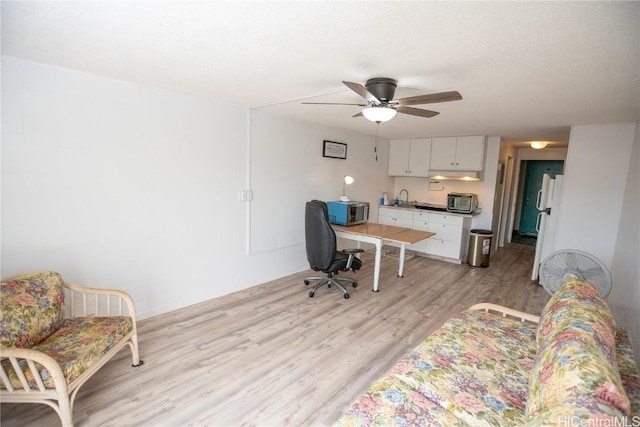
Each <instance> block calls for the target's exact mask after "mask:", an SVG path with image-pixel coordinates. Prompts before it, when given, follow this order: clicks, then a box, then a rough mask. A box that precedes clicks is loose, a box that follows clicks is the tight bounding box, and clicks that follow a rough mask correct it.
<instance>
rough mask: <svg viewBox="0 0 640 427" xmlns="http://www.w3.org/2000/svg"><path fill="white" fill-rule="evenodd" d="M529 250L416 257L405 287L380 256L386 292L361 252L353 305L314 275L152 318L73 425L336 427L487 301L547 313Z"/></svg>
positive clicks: (20, 415) (16, 420)
mask: <svg viewBox="0 0 640 427" xmlns="http://www.w3.org/2000/svg"><path fill="white" fill-rule="evenodd" d="M533 249H534V248H533V246H526V245H521V244H511V245H509V246H508V247H507V248H505V249H501V250H499V251H496V252H495V253H492V254H491V262H490V266H489V268H485V269H479V268H471V267H469V266H467V265H456V264H450V263H445V262H441V261H436V260H431V259H426V258H421V257H413V258H411V259H409V260H407V261H406V263H405V277H404V278H402V279H400V278H397V277H396V273H397V260H396V259H393V258H389V257H383V260H382V269H381V280H380V289H381V290H380V292H378V293H374V292H372V288H371V283H372V277H373V255H372V254H370V253H365V254H363V264H364V266H363V268H362V270H360V271H359V272H358V273H356V274H354V275H353V276H354V277H355V278H356V279H358V280H359V282H360V286H358V287H357V288H356V289H353V288H349V292H350V294H351V298H350V299H348V300H345V299H343V298H342V295H341V293H340V291H339V290H337V289H335V288H332V289H327V288H326V287H324V288H321V289H320V290H318V292H317V293H316V296H315V297H314V298H309V297H308V290H307V288H306V287H305V286H304V284H303V283H302V280H303V278H304V277H305V276H307V275H311V273H312V272H311V271H307V272H302V273H299V274H294V275H291V276H288V277H284V278H282V279H278V280H275V281H273V282H269V283H266V284H263V285H260V286H256V287H253V288H250V289H247V290H243V291H240V292H237V293H234V294H231V295H228V296H224V297H221V298H216V299H214V300H211V301H206V302H203V303H201V304H198V305H195V306H191V307H187V308H184V309H181V310H177V311H174V312H171V313H167V314H163V315H160V316H157V317H153V318H149V319H145V320H143V321H141V322H140V324H139V337H140V338H139V339H140V356H141V358H142V359H143V360H144V361H145V364H144V365H143V366H142V367H140V368H132V367H131V358H130V353H129V351H128V349H124V350H123V351H121V352H120V354H119V355H118V356H116V357H115V358H114V359H113V360H111V361H110V362H109V363H108V364H107V365H106V366H104V367H103V368H102V369H101V370H100V371H99V372H98V373H97V374H96V375H94V377H93V378H92V379H91V380H89V382H87V383H86V384H85V385H84V386H83V388H82V389H81V390H80V392H79V394H78V398H77V400H76V403H75V408H74V420H75V425H76V426H77V427H83V426H183V425H209V426H239V425H260V426H285V425H286V426H306V425H314V426H315V425H330V424H332V423H333V422H335V421H336V419H337V418H338V417H339V415H340V413H341V412H342V411H343V410H344V409H346V407H348V406H349V404H350V402H352V401H353V400H355V399H356V397H357V396H358V395H359V394H360V393H362V392H363V391H364V390H365V389H366V388H367V387H368V385H369V384H370V383H372V382H373V381H374V380H375V379H376V378H378V377H380V376H381V375H383V374H384V373H385V372H386V371H387V370H388V369H389V368H391V366H392V365H393V364H394V363H395V361H396V360H397V359H399V358H400V357H401V355H403V354H404V353H406V352H407V351H409V350H410V349H411V348H413V347H415V346H416V345H417V344H418V343H419V342H420V341H422V340H423V339H424V338H425V337H426V336H428V335H429V334H430V333H431V332H432V331H433V330H434V329H436V328H437V327H439V326H440V325H441V324H442V323H443V322H444V321H446V320H447V318H449V317H450V316H452V315H453V314H455V313H457V312H459V311H460V310H463V309H465V308H466V307H468V306H470V305H472V304H475V303H477V302H483V301H486V302H494V303H498V304H502V305H506V306H510V307H513V308H516V309H519V310H522V311H526V312H530V313H535V314H539V313H540V311H541V310H542V308H543V306H544V304H545V303H546V301H547V300H548V295H547V294H546V293H545V291H544V290H543V289H542V288H541V287H540V286H538V285H536V284H535V283H534V282H532V281H531V280H530V279H529V274H530V269H531V265H532V262H533ZM314 274H315V273H314ZM212 286H215V283H214V284H212ZM1 421H2V426H3V427H10V426H21V427H24V426H56V425H59V421H58V417H57V415H56V414H55V413H54V411H53V410H52V409H50V408H48V407H46V406H44V405H31V404H3V405H2V418H1Z"/></svg>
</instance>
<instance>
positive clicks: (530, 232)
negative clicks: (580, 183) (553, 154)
mask: <svg viewBox="0 0 640 427" xmlns="http://www.w3.org/2000/svg"><path fill="white" fill-rule="evenodd" d="M563 167H564V161H563V160H529V161H527V163H526V172H525V180H524V189H523V191H522V208H521V211H520V226H519V227H518V232H519V234H521V235H524V236H537V235H538V231H537V230H536V222H537V219H538V209H537V207H536V201H537V197H538V191H539V190H540V189H541V188H542V176H543V175H544V174H549V175H552V176H555V175H559V174H562V170H563Z"/></svg>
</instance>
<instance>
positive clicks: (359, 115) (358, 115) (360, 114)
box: [351, 111, 364, 117]
mask: <svg viewBox="0 0 640 427" xmlns="http://www.w3.org/2000/svg"><path fill="white" fill-rule="evenodd" d="M362 116H364V114H362V111H360V112H359V113H358V114H354V115H353V116H351V117H362Z"/></svg>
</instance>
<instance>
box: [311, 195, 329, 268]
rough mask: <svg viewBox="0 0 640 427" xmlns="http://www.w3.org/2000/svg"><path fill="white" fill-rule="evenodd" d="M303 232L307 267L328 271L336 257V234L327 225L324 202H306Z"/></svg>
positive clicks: (327, 216)
mask: <svg viewBox="0 0 640 427" xmlns="http://www.w3.org/2000/svg"><path fill="white" fill-rule="evenodd" d="M304 231H305V241H306V245H307V260H308V261H309V265H310V266H311V268H312V269H314V270H319V271H323V270H326V269H328V268H329V267H330V266H331V264H332V262H333V260H334V258H335V256H336V233H335V232H334V231H333V228H331V224H330V223H329V213H328V211H327V204H326V203H325V202H321V201H319V200H312V201H310V202H307V205H306V208H305V214H304Z"/></svg>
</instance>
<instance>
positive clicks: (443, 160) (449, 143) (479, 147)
mask: <svg viewBox="0 0 640 427" xmlns="http://www.w3.org/2000/svg"><path fill="white" fill-rule="evenodd" d="M483 160H484V136H483V135H478V136H457V137H456V136H449V137H442V138H432V141H431V160H430V169H431V170H432V171H450V170H458V171H481V170H482V165H483Z"/></svg>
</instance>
